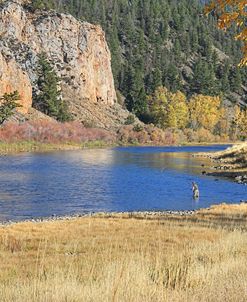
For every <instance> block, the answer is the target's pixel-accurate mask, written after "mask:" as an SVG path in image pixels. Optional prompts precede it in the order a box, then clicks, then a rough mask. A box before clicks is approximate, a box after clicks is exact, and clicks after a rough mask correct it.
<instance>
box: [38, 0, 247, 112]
mask: <svg viewBox="0 0 247 302" xmlns="http://www.w3.org/2000/svg"><path fill="white" fill-rule="evenodd" d="M45 1H46V2H45ZM33 5H34V7H38V8H44V7H48V8H55V9H56V10H59V11H62V12H69V13H71V14H72V15H74V16H75V17H77V18H79V19H82V20H85V21H88V22H91V23H97V24H100V25H101V26H102V27H103V29H104V30H105V32H106V36H107V40H108V44H109V46H110V49H111V54H112V68H113V73H114V78H115V84H116V87H117V88H118V90H119V91H120V92H121V93H122V94H123V95H124V97H125V98H126V105H127V107H128V108H129V109H130V110H131V111H134V112H135V113H136V114H137V115H138V116H139V117H141V118H143V114H144V115H145V112H146V109H147V99H146V96H147V95H149V94H152V93H153V92H154V91H155V89H156V88H157V87H159V86H165V87H166V88H167V89H168V90H170V91H171V92H175V91H177V90H180V91H182V92H183V93H185V94H186V95H187V96H191V95H193V94H195V93H197V94H203V95H211V96H216V95H224V96H226V97H228V98H229V99H230V100H231V101H232V102H234V101H235V102H236V101H239V100H240V99H241V100H242V101H244V100H245V97H246V90H244V87H243V85H244V86H247V83H246V79H247V76H246V75H247V73H246V68H242V69H239V68H238V67H237V64H238V63H239V61H240V60H241V56H242V53H241V47H242V44H241V43H240V42H239V41H235V40H234V38H233V37H234V28H233V29H232V30H231V31H230V33H225V32H223V31H221V30H219V29H218V28H217V22H216V20H215V18H214V16H209V17H206V16H205V15H204V14H203V5H202V4H201V3H200V1H198V0H180V1H171V0H156V1H152V0H118V1H108V0H98V1H95V0H77V1H68V0H53V2H51V1H50V0H34V2H33ZM144 118H145V117H144Z"/></svg>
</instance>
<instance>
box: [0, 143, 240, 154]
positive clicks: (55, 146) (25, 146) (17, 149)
mask: <svg viewBox="0 0 247 302" xmlns="http://www.w3.org/2000/svg"><path fill="white" fill-rule="evenodd" d="M232 144H233V143H232V142H229V143H218V142H215V143H208V142H205V143H189V142H188V143H183V144H178V145H176V144H175V145H173V146H205V145H206V146H212V145H232ZM234 144H236V143H234ZM118 146H119V147H137V146H140V147H148V146H149V147H151V146H157V147H159V146H162V147H165V146H171V145H154V144H144V145H143V144H124V143H122V142H115V143H109V142H105V141H103V140H95V141H88V142H84V143H81V144H78V143H71V142H68V143H42V142H37V141H20V142H14V143H13V142H11V143H8V142H1V141H0V156H1V155H8V154H18V153H23V152H49V151H59V150H64V151H66V150H79V149H85V148H110V147H118Z"/></svg>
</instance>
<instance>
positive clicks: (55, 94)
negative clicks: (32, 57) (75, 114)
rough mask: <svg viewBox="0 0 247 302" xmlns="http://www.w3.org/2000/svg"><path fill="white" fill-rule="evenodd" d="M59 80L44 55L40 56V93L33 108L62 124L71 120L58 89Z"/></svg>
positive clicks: (38, 83) (35, 98)
mask: <svg viewBox="0 0 247 302" xmlns="http://www.w3.org/2000/svg"><path fill="white" fill-rule="evenodd" d="M58 82H59V79H58V77H57V75H56V73H55V71H54V70H53V68H52V66H51V64H50V62H49V61H48V59H47V57H46V55H45V54H44V53H42V54H40V56H39V62H38V81H37V85H38V88H39V90H40V92H39V93H38V94H37V95H36V96H35V97H34V104H33V106H34V107H35V108H36V109H37V110H39V111H41V112H43V113H45V114H46V115H49V116H51V117H53V118H55V119H57V120H58V121H60V122H64V121H67V120H70V119H71V117H70V115H69V113H68V110H67V107H66V105H65V104H64V102H63V100H62V99H61V94H60V91H59V89H58Z"/></svg>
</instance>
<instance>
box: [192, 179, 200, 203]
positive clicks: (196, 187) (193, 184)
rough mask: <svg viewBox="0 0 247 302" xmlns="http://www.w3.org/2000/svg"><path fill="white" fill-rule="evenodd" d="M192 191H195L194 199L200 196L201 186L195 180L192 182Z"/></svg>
mask: <svg viewBox="0 0 247 302" xmlns="http://www.w3.org/2000/svg"><path fill="white" fill-rule="evenodd" d="M192 192H193V198H194V199H197V198H199V188H198V185H197V184H196V183H195V182H192Z"/></svg>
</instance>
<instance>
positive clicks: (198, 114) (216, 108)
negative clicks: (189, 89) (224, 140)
mask: <svg viewBox="0 0 247 302" xmlns="http://www.w3.org/2000/svg"><path fill="white" fill-rule="evenodd" d="M220 105H221V99H220V97H213V96H206V95H201V94H198V95H195V96H193V97H192V98H191V99H190V102H189V111H190V122H191V125H192V128H194V129H199V128H205V129H207V130H210V131H213V129H214V127H215V126H216V124H217V123H218V121H219V118H220V116H221V111H220Z"/></svg>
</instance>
